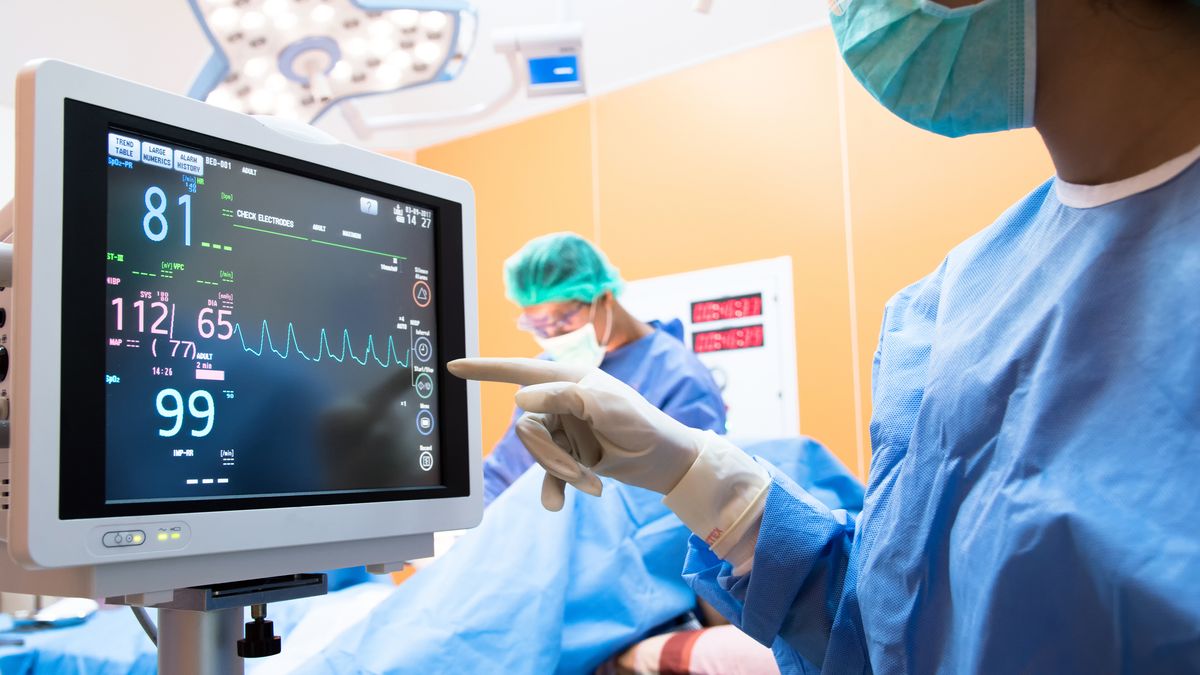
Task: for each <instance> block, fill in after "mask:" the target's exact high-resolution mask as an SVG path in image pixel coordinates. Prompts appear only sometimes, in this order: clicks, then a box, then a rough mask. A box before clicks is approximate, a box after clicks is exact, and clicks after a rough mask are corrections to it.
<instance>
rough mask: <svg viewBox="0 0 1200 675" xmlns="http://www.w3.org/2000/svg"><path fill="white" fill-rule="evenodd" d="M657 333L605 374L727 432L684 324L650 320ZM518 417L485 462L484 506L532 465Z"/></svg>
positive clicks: (623, 350) (686, 418) (612, 358)
mask: <svg viewBox="0 0 1200 675" xmlns="http://www.w3.org/2000/svg"><path fill="white" fill-rule="evenodd" d="M650 327H651V328H653V329H654V332H652V333H650V334H649V335H647V336H645V337H642V338H640V339H638V340H635V341H634V342H631V343H629V344H627V345H623V346H621V347H620V348H618V349H615V350H613V351H612V352H610V353H608V354H606V355H605V357H604V362H603V363H601V364H600V369H601V370H603V371H604V372H606V373H608V374H609V375H612V376H613V377H615V378H617V379H618V380H621V381H622V382H624V383H625V384H628V385H629V386H631V387H633V388H634V389H636V390H637V392H638V393H639V394H641V395H642V396H643V397H644V398H645V399H646V400H647V401H650V402H651V403H653V404H654V405H655V406H656V407H657V408H658V409H659V410H662V411H663V412H665V413H667V414H668V415H670V416H671V417H674V418H675V419H677V420H679V421H680V422H683V423H684V424H686V425H688V426H690V427H695V428H697V429H712V430H713V431H716V432H717V433H719V434H723V433H725V402H724V401H723V400H722V399H721V391H720V390H719V389H718V388H717V384H716V382H714V381H713V378H712V374H711V373H709V372H708V368H706V367H705V366H704V364H703V363H700V360H699V359H697V358H696V355H695V354H693V353H692V352H691V351H689V350H688V348H687V346H686V345H684V343H683V324H682V323H681V322H680V321H679V320H678V319H675V320H673V321H670V322H667V323H661V322H658V321H651V322H650ZM521 413H522V411H521V409H520V408H518V409H517V410H516V411H515V412H514V413H513V418H512V423H510V424H509V425H508V431H506V432H504V437H503V438H501V439H500V442H499V443H497V444H496V447H495V448H494V449H493V450H492V454H490V455H488V457H487V459H486V460H484V462H483V501H484V504H491V503H492V500H494V499H495V498H496V497H499V496H500V493H501V492H504V491H505V490H506V489H508V486H509V485H512V484H513V481H515V480H517V479H518V478H520V477H521V474H523V473H525V471H526V470H527V469H528V468H529V467H530V466H532V465H533V456H531V455H530V454H529V451H528V450H526V449H525V445H524V444H523V443H521V439H519V438H517V434H516V422H517V418H519V417H520V416H521Z"/></svg>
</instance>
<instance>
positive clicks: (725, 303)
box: [692, 293, 763, 323]
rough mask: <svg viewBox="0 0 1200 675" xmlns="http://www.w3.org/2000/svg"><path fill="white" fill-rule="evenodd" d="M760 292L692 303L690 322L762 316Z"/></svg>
mask: <svg viewBox="0 0 1200 675" xmlns="http://www.w3.org/2000/svg"><path fill="white" fill-rule="evenodd" d="M762 313H763V302H762V293H755V294H753V295H739V296H736V297H732V298H718V299H716V300H700V301H699V302H693V303H692V323H705V322H707V321H721V320H724V319H741V318H743V317H747V316H762Z"/></svg>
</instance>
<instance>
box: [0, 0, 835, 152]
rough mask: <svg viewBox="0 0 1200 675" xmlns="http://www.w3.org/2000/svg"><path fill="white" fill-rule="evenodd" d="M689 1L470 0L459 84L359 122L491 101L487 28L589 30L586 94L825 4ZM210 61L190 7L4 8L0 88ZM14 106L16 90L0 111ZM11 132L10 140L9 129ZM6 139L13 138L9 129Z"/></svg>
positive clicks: (493, 57)
mask: <svg viewBox="0 0 1200 675" xmlns="http://www.w3.org/2000/svg"><path fill="white" fill-rule="evenodd" d="M691 4H692V3H691V0H575V1H574V2H564V1H562V0H476V2H475V6H476V8H477V9H478V13H479V19H480V33H479V35H480V38H479V39H478V40H477V41H476V46H475V49H474V50H473V52H472V53H471V55H470V56H469V59H468V62H467V65H466V68H465V70H464V71H463V73H462V75H460V77H459V78H458V79H456V80H454V81H451V82H446V83H440V84H435V85H430V86H428V87H424V88H421V89H413V90H409V91H405V92H399V93H395V94H389V95H384V96H377V97H373V98H372V99H370V100H364V101H363V102H362V103H361V104H360V107H361V109H362V110H363V112H364V113H365V114H368V115H370V114H386V113H398V112H404V113H413V112H421V113H423V112H437V111H451V110H456V109H460V108H465V107H468V106H470V105H472V104H475V103H478V102H481V101H485V100H488V99H489V98H491V97H493V96H495V95H497V94H498V93H500V92H502V91H503V90H504V89H505V88H506V86H507V84H508V81H509V79H508V78H509V74H508V73H509V71H508V67H507V65H506V63H505V61H504V59H503V57H501V56H499V55H497V54H495V53H494V52H493V50H492V48H491V44H490V42H489V39H488V36H489V34H490V31H491V30H492V29H493V28H497V27H511V26H522V25H527V24H539V23H552V22H555V21H557V20H559V18H560V17H562V16H564V15H565V16H567V17H568V18H571V19H574V20H578V21H581V22H582V23H583V26H584V56H585V58H584V72H585V75H586V78H587V82H588V88H589V92H590V93H593V94H595V93H602V92H606V91H612V90H613V89H618V88H620V87H622V86H626V85H628V84H631V83H633V82H637V81H639V80H644V79H646V78H648V77H651V76H654V75H657V74H661V73H665V72H670V71H672V70H677V69H679V68H681V67H684V66H687V65H690V64H693V63H696V62H699V61H704V60H707V59H710V58H713V57H714V56H717V55H720V54H724V53H728V52H732V51H737V50H741V49H745V48H747V47H750V46H753V45H756V44H761V43H763V42H766V41H770V40H772V39H775V38H778V37H781V36H783V35H787V34H791V33H795V32H797V31H798V30H802V29H804V28H807V27H811V26H814V25H818V24H820V23H823V22H824V21H825V20H826V19H825V16H826V11H827V9H826V8H827V2H826V1H825V0H714V2H713V9H712V12H711V13H710V14H707V15H704V14H698V13H696V12H693V11H692V10H691ZM210 53H211V47H210V46H209V44H208V42H207V41H206V40H205V38H204V36H203V34H202V33H201V31H200V28H199V26H198V24H197V22H196V20H195V18H193V16H192V13H191V10H190V9H189V8H188V6H187V3H186V2H185V0H103V1H102V2H97V1H96V0H66V2H35V1H33V0H25V1H20V0H5V1H4V2H0V81H4V82H8V83H12V82H13V80H14V78H15V76H16V72H17V70H18V69H19V68H20V67H21V65H22V64H23V63H25V62H26V61H28V60H30V59H34V58H39V57H54V58H59V59H63V60H66V61H71V62H74V63H77V64H80V65H83V66H87V67H90V68H95V69H97V70H102V71H105V72H109V73H112V74H114V75H118V76H121V77H125V78H128V79H131V80H135V81H138V82H143V83H146V84H149V85H152V86H155V87H159V88H162V89H167V90H169V91H175V92H180V93H182V92H184V91H186V90H187V88H188V86H189V85H190V84H191V82H192V80H193V79H194V77H195V75H196V73H197V72H198V71H199V69H200V67H201V65H203V64H204V62H205V61H206V60H207V58H208V56H209V54H210ZM578 100H580V98H579V96H578V95H576V96H560V97H542V98H534V99H528V98H526V97H525V96H524V95H523V94H522V95H521V96H520V97H519V98H518V99H517V100H515V101H513V102H512V103H510V104H508V105H507V106H505V107H504V108H502V109H500V110H499V111H497V112H496V113H494V114H492V115H491V116H489V117H488V118H486V119H484V120H481V121H478V122H473V123H469V124H464V123H456V124H450V125H440V126H428V127H421V128H417V129H408V130H404V131H393V132H387V133H379V134H376V135H375V136H374V137H372V138H371V139H370V140H369V141H366V142H364V141H360V140H358V139H356V138H355V137H354V136H353V134H352V133H351V132H350V130H349V128H348V127H347V126H346V125H345V123H344V122H343V120H342V118H341V116H340V115H338V114H336V111H333V113H334V114H328V115H326V116H325V117H324V118H323V119H322V120H321V121H319V122H318V125H317V126H319V127H322V128H324V129H325V130H326V131H329V132H330V133H332V134H334V135H335V136H337V137H338V138H341V139H343V140H346V141H348V142H354V143H356V144H360V145H368V146H370V147H373V148H377V149H414V148H420V147H425V146H428V145H432V144H434V143H439V142H442V141H446V140H450V139H453V138H457V137H460V136H465V135H470V134H473V133H477V132H479V131H482V130H484V129H487V128H491V127H495V126H499V125H502V124H506V123H510V122H513V121H515V120H519V119H522V118H525V117H529V116H532V115H536V114H540V113H543V112H546V111H548V110H551V109H553V108H556V107H561V106H564V105H568V104H570V103H573V102H576V101H578ZM12 104H13V91H12V85H11V84H9V85H6V86H5V87H4V88H3V89H2V90H0V105H3V106H9V107H11V106H12ZM9 133H10V132H9ZM6 135H8V133H6Z"/></svg>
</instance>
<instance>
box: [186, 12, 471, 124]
mask: <svg viewBox="0 0 1200 675" xmlns="http://www.w3.org/2000/svg"><path fill="white" fill-rule="evenodd" d="M188 2H189V4H190V5H191V6H192V9H193V11H194V12H195V14H196V17H197V18H198V19H199V20H200V22H201V24H202V26H203V28H204V32H205V33H206V34H207V36H208V38H209V40H210V41H211V42H212V44H213V48H214V53H213V56H212V58H210V59H209V62H208V63H207V64H206V65H205V67H204V69H203V70H202V71H201V73H200V75H199V76H198V77H197V78H196V81H195V82H194V83H193V84H192V87H191V90H190V91H189V92H188V93H189V95H190V96H192V97H193V98H198V99H201V100H206V101H208V102H209V103H211V104H213V105H217V106H220V107H223V108H228V109H230V110H236V111H238V112H243V113H248V114H256V115H277V116H280V117H286V118H292V119H298V120H303V121H305V122H311V121H313V120H316V119H317V118H318V117H320V116H321V115H322V114H324V113H325V112H326V111H327V110H329V109H330V107H332V106H333V105H334V104H336V103H337V102H339V101H342V100H344V99H348V98H352V97H356V96H365V95H368V94H381V93H387V92H392V91H397V90H400V89H406V88H409V87H414V86H419V85H422V84H429V83H431V82H438V81H443V80H449V79H453V78H454V77H455V76H457V75H458V73H459V71H460V70H461V68H462V65H463V62H464V60H465V58H466V55H467V53H468V52H469V51H470V48H471V46H472V45H473V43H474V40H475V30H474V29H475V14H474V11H473V10H472V9H471V6H470V4H469V3H468V2H467V1H466V0H425V1H417V0H408V1H405V0H391V1H390V2H385V1H379V0H188Z"/></svg>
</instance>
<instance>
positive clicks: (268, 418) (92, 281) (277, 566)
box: [6, 62, 481, 594]
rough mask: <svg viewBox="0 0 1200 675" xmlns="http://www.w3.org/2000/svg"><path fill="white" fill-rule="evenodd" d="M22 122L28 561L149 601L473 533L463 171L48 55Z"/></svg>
mask: <svg viewBox="0 0 1200 675" xmlns="http://www.w3.org/2000/svg"><path fill="white" fill-rule="evenodd" d="M17 114H18V119H17V129H18V166H17V174H18V185H17V198H16V202H15V224H16V232H15V237H14V240H13V244H14V255H15V278H14V282H13V288H12V292H13V293H14V297H13V310H12V323H13V331H14V336H13V341H12V344H11V351H12V353H13V356H14V361H13V375H12V378H13V382H12V392H11V397H12V405H11V408H12V422H11V424H12V432H13V433H12V438H13V442H12V448H11V463H10V465H9V466H10V470H9V473H8V474H7V476H6V477H7V478H9V479H10V480H11V484H10V487H11V490H9V491H10V492H11V507H10V510H9V511H7V515H8V523H7V525H8V527H7V542H8V544H7V546H8V549H9V551H8V552H9V554H10V555H11V556H12V557H13V558H14V560H15V561H16V562H17V563H19V565H20V567H21V569H23V570H26V571H37V570H50V569H53V568H64V567H65V568H82V569H83V570H85V574H86V575H88V576H86V579H87V582H86V583H85V586H88V587H90V588H92V589H93V590H98V591H100V592H103V593H108V594H113V593H132V592H139V591H152V590H157V589H164V588H173V587H178V586H183V585H194V584H200V583H212V582H217V581H228V580H234V579H245V578H253V577H261V576H266V575H269V574H279V573H289V572H299V571H312V570H315V569H324V568H328V567H333V566H339V565H348V564H363V563H373V562H374V563H385V562H391V561H394V560H403V559H406V558H408V557H412V555H411V554H414V553H415V554H421V553H423V552H425V549H427V548H428V546H427V538H428V533H430V532H432V531H434V530H439V529H458V528H463V527H469V526H472V525H474V524H475V523H476V522H478V519H479V516H480V511H481V506H480V500H479V457H480V455H481V453H480V451H479V447H478V445H479V438H478V436H479V430H478V422H477V419H478V414H477V407H478V395H477V391H476V389H475V386H474V385H469V384H467V383H465V382H462V381H460V380H457V379H456V378H453V377H452V376H449V375H448V374H447V373H446V370H445V368H444V364H445V363H446V361H447V360H450V359H453V358H458V357H461V356H464V355H469V354H473V353H475V351H476V337H475V321H474V317H475V280H474V219H473V215H474V214H473V209H474V202H473V195H472V192H471V189H470V187H469V186H468V185H467V184H466V183H465V182H464V181H462V180H460V179H456V178H452V177H450V176H446V175H443V174H439V173H436V172H434V171H430V170H427V169H422V168H419V167H416V166H413V165H411V164H407V163H404V162H400V161H397V160H394V159H390V158H387V157H384V156H381V155H378V154H374V153H370V152H366V151H364V150H360V149H356V148H352V147H348V146H346V145H342V144H340V143H337V142H336V141H333V139H331V138H329V137H327V136H325V135H323V134H320V133H319V132H314V131H313V130H312V129H310V128H308V127H304V126H301V125H293V126H280V125H279V123H274V122H264V121H262V120H259V119H255V118H251V117H247V116H243V115H238V114H235V113H231V112H228V111H224V110H219V109H216V108H213V107H210V106H207V105H205V104H203V103H200V102H197V101H192V100H189V99H185V98H182V97H178V96H174V95H171V94H166V93H163V92H159V91H155V90H152V89H149V88H145V87H141V86H138V85H135V84H132V83H129V82H125V81H122V80H118V79H115V78H110V77H107V76H102V75H98V74H96V73H92V72H90V71H86V70H83V69H80V68H76V67H73V66H69V65H67V64H63V63H58V62H41V63H40V64H37V65H34V66H32V67H30V68H28V69H27V70H26V71H24V72H23V73H22V75H21V77H20V79H19V83H18V113H17ZM106 566H113V567H112V569H113V570H123V571H114V572H112V574H110V575H109V576H108V577H104V576H103V574H104V569H105V567H106ZM14 569H16V568H15V567H14ZM97 575H100V576H97ZM139 583H141V584H142V585H144V586H146V587H144V588H138V587H137V586H138V584H139ZM6 590H20V589H6ZM61 592H65V591H61Z"/></svg>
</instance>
